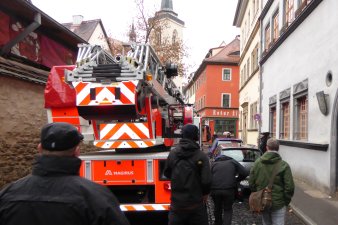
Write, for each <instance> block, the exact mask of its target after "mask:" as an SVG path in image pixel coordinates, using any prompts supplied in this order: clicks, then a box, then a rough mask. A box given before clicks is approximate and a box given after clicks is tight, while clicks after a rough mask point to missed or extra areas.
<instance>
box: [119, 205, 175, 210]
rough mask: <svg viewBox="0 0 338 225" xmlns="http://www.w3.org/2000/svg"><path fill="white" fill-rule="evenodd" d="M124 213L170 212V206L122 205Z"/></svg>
mask: <svg viewBox="0 0 338 225" xmlns="http://www.w3.org/2000/svg"><path fill="white" fill-rule="evenodd" d="M120 208H121V210H122V211H164V210H169V208H170V204H133V205H120Z"/></svg>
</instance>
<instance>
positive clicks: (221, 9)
mask: <svg viewBox="0 0 338 225" xmlns="http://www.w3.org/2000/svg"><path fill="white" fill-rule="evenodd" d="M144 1H145V5H146V7H148V9H149V11H150V12H151V11H155V9H156V11H158V10H159V9H160V5H161V0H144ZM172 1H173V8H174V11H175V12H176V13H178V18H179V19H181V20H183V21H184V22H185V28H184V30H183V36H184V37H183V38H184V41H185V44H186V46H187V47H188V54H189V55H190V57H189V59H187V61H186V63H188V64H189V65H191V66H192V69H191V71H190V72H192V71H194V70H197V68H198V66H199V65H200V64H201V62H202V60H203V58H204V56H205V55H206V54H207V52H208V50H209V49H210V48H214V47H218V46H219V45H220V44H221V43H222V41H224V42H225V43H229V42H231V41H232V40H233V39H234V38H235V36H236V35H238V34H239V29H238V28H236V27H234V26H233V25H232V23H233V19H234V15H235V11H236V5H237V1H238V0H207V1H204V0H172ZM32 2H33V4H34V5H35V6H36V7H38V8H39V9H41V10H42V11H43V12H45V13H46V14H48V15H49V16H51V17H52V18H54V19H55V20H56V21H58V22H60V23H67V22H71V21H72V16H73V15H82V16H84V20H91V19H101V20H102V22H103V26H104V27H105V29H106V31H107V33H108V35H110V36H112V37H114V38H116V39H119V40H121V41H127V40H128V38H127V37H126V33H127V31H128V30H129V27H130V25H131V24H132V22H133V19H134V18H135V16H136V14H137V10H136V7H135V2H134V0H94V1H89V0H57V1H54V0H32Z"/></svg>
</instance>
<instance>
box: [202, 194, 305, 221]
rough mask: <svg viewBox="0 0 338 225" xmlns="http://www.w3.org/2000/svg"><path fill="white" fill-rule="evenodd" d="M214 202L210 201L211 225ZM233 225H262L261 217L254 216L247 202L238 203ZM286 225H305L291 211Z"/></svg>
mask: <svg viewBox="0 0 338 225" xmlns="http://www.w3.org/2000/svg"><path fill="white" fill-rule="evenodd" d="M212 209H213V204H212V201H210V200H209V203H208V211H209V224H210V225H213V221H214V216H213V215H212V213H210V211H211V212H212V211H213V210H212ZM232 225H262V219H261V216H260V215H256V214H253V213H251V212H250V211H249V205H248V202H247V200H245V201H244V202H236V203H235V204H234V206H233V217H232ZM285 225H304V223H303V222H302V221H301V220H300V219H299V218H298V217H297V216H296V215H295V214H294V213H293V212H292V210H291V209H290V210H289V211H288V213H287V215H286V221H285Z"/></svg>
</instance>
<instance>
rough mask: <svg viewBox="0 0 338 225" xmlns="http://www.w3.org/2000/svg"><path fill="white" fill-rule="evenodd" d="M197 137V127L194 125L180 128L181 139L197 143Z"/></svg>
mask: <svg viewBox="0 0 338 225" xmlns="http://www.w3.org/2000/svg"><path fill="white" fill-rule="evenodd" d="M198 136H199V135H198V127H197V126H195V125H194V124H186V125H184V126H183V127H182V138H188V139H191V140H194V141H197V140H198Z"/></svg>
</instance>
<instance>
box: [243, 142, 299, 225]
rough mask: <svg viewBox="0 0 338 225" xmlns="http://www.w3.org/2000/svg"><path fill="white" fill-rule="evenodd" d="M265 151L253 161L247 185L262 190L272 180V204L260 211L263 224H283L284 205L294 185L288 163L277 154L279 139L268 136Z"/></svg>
mask: <svg viewBox="0 0 338 225" xmlns="http://www.w3.org/2000/svg"><path fill="white" fill-rule="evenodd" d="M266 150H267V151H266V152H265V153H264V154H263V155H262V156H261V157H260V158H259V159H257V160H256V161H255V164H254V165H253V167H252V168H251V170H250V177H249V185H250V188H251V191H252V192H255V191H259V190H262V189H264V188H266V187H267V186H268V185H269V180H270V177H271V176H272V175H273V174H274V175H275V176H274V178H273V180H272V182H271V183H272V185H271V186H272V206H271V208H269V209H264V210H263V212H262V220H263V225H272V224H274V225H284V224H285V215H286V207H287V206H288V205H289V204H290V202H291V198H292V196H293V194H294V190H295V185H294V182H293V177H292V172H291V168H290V166H289V164H288V163H287V162H285V161H284V160H282V157H281V156H280V155H279V153H278V150H279V141H278V140H276V139H274V138H270V139H268V141H267V144H266Z"/></svg>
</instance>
